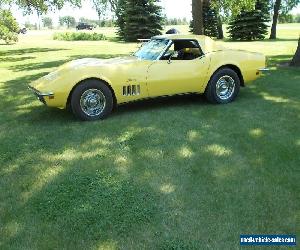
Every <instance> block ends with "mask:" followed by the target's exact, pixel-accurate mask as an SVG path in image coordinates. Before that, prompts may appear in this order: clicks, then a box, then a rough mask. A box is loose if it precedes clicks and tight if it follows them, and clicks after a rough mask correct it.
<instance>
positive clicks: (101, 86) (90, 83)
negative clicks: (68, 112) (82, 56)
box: [71, 80, 113, 121]
mask: <svg viewBox="0 0 300 250" xmlns="http://www.w3.org/2000/svg"><path fill="white" fill-rule="evenodd" d="M89 89H98V90H100V91H101V92H102V93H103V95H104V97H105V102H106V104H105V107H104V110H103V111H102V112H101V114H99V115H98V116H89V115H87V114H86V113H85V112H84V111H83V110H82V108H81V106H80V99H81V96H82V94H83V93H84V92H85V91H87V90H89ZM71 108H72V112H73V113H74V115H75V116H76V117H77V118H79V119H80V120H83V121H95V120H101V119H104V118H106V117H107V116H108V115H109V114H110V113H111V112H112V109H113V95H112V92H111V90H110V89H109V87H108V86H106V84H105V83H103V82H102V81H98V80H86V81H83V82H82V83H80V84H79V85H78V86H77V87H76V88H75V89H74V91H73V93H72V96H71Z"/></svg>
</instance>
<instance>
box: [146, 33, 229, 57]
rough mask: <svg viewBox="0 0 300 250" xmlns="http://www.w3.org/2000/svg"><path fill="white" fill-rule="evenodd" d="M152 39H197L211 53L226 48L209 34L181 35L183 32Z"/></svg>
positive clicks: (206, 51) (204, 50)
mask: <svg viewBox="0 0 300 250" xmlns="http://www.w3.org/2000/svg"><path fill="white" fill-rule="evenodd" d="M152 39H170V40H187V39H188V40H197V41H198V43H199V44H200V46H201V49H202V51H203V52H204V53H209V52H212V51H217V50H224V49H225V48H224V47H223V46H221V45H219V44H217V43H216V42H215V41H214V40H213V39H211V38H210V37H208V36H201V35H181V34H171V35H167V34H166V35H161V36H155V37H153V38H152Z"/></svg>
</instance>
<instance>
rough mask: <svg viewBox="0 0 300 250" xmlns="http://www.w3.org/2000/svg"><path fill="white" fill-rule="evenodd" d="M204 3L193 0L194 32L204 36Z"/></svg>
mask: <svg viewBox="0 0 300 250" xmlns="http://www.w3.org/2000/svg"><path fill="white" fill-rule="evenodd" d="M203 1H204V0H192V13H193V30H194V34H196V35H203V34H204V23H203Z"/></svg>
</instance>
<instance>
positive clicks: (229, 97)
mask: <svg viewBox="0 0 300 250" xmlns="http://www.w3.org/2000/svg"><path fill="white" fill-rule="evenodd" d="M240 84H241V83H240V79H239V76H238V75H237V73H236V72H235V71H234V70H232V69H229V68H222V69H219V70H218V71H217V72H216V73H215V74H214V75H213V76H212V78H211V79H210V81H209V83H208V85H207V87H206V90H205V96H206V99H207V100H208V101H209V102H211V103H215V104H226V103H230V102H232V101H234V99H235V98H236V97H237V95H238V93H239V91H240Z"/></svg>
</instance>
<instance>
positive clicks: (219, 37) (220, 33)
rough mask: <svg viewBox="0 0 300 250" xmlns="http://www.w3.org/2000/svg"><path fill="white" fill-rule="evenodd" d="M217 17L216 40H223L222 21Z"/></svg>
mask: <svg viewBox="0 0 300 250" xmlns="http://www.w3.org/2000/svg"><path fill="white" fill-rule="evenodd" d="M217 15H218V39H223V38H224V32H223V27H222V19H221V16H220V15H219V14H217Z"/></svg>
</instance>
